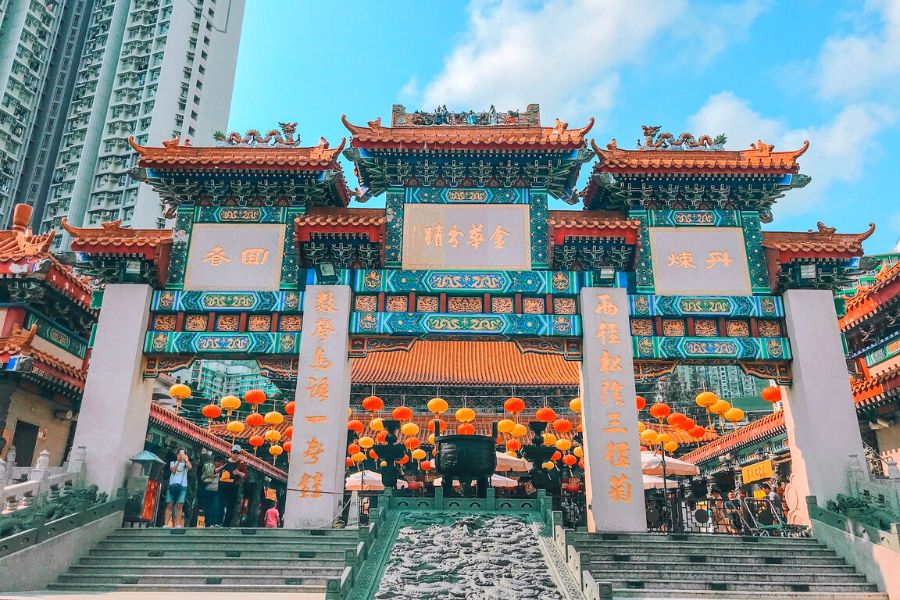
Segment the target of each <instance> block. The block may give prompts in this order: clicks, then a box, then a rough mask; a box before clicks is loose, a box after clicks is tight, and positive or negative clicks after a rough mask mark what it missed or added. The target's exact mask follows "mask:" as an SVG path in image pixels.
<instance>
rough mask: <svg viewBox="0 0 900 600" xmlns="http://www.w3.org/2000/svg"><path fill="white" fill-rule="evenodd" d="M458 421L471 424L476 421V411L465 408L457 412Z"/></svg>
mask: <svg viewBox="0 0 900 600" xmlns="http://www.w3.org/2000/svg"><path fill="white" fill-rule="evenodd" d="M456 420H457V421H459V422H460V423H471V422H472V421H474V420H475V411H474V410H472V409H471V408H468V407H465V408H461V409H459V410H458V411H456Z"/></svg>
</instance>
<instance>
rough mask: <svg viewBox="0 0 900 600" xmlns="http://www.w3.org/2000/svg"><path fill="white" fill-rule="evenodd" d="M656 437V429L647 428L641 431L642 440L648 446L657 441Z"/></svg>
mask: <svg viewBox="0 0 900 600" xmlns="http://www.w3.org/2000/svg"><path fill="white" fill-rule="evenodd" d="M656 437H657V436H656V431H654V430H652V429H645V430H644V431H642V432H641V441H642V442H643V443H644V444H646V445H648V446H649V445H652V444H655V443H656Z"/></svg>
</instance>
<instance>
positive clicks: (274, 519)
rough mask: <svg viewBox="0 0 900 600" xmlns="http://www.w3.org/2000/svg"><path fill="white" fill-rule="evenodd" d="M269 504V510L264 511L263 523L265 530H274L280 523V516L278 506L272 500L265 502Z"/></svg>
mask: <svg viewBox="0 0 900 600" xmlns="http://www.w3.org/2000/svg"><path fill="white" fill-rule="evenodd" d="M266 502H267V503H268V504H269V510H267V511H266V517H265V523H266V529H276V528H277V527H278V524H279V523H280V522H281V515H280V514H278V505H277V504H275V502H273V501H272V500H266Z"/></svg>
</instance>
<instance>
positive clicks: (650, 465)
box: [641, 451, 700, 477]
mask: <svg viewBox="0 0 900 600" xmlns="http://www.w3.org/2000/svg"><path fill="white" fill-rule="evenodd" d="M641 471H642V472H643V473H644V475H662V474H663V468H662V456H661V455H659V454H656V453H655V452H647V451H644V452H641ZM699 474H700V469H699V468H697V465H694V464H691V463H689V462H685V461H683V460H678V459H677V458H672V457H671V456H667V457H666V477H668V476H669V475H699Z"/></svg>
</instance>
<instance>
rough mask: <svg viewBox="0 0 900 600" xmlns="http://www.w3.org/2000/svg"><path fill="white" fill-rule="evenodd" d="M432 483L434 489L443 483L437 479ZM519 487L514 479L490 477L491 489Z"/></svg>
mask: <svg viewBox="0 0 900 600" xmlns="http://www.w3.org/2000/svg"><path fill="white" fill-rule="evenodd" d="M432 483H434V486H435V487H438V486H440V485H441V484H442V483H443V479H442V478H440V477H437V478H436V479H435V480H434V481H433V482H432ZM517 485H519V482H518V481H516V480H515V479H510V478H509V477H504V476H503V475H497V474H494V475H491V487H495V488H513V487H516V486H517Z"/></svg>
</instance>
